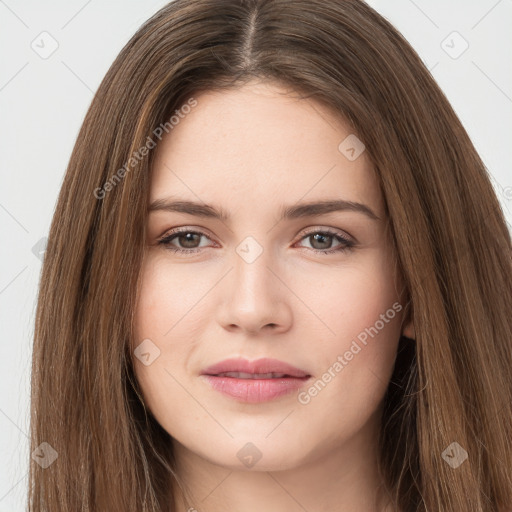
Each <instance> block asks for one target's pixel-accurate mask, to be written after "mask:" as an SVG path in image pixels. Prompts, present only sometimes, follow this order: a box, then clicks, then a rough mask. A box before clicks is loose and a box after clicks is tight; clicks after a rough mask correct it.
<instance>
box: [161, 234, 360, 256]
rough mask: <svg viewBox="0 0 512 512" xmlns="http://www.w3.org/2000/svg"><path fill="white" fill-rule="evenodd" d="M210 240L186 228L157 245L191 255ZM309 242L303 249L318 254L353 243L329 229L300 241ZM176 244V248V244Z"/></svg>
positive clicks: (351, 245)
mask: <svg viewBox="0 0 512 512" xmlns="http://www.w3.org/2000/svg"><path fill="white" fill-rule="evenodd" d="M202 238H206V239H208V240H209V239H210V238H209V237H208V236H207V235H206V234H205V233H202V232H201V231H194V230H191V229H188V228H178V229H175V230H173V231H171V232H170V233H168V234H166V235H165V236H164V237H163V238H161V239H160V240H158V245H162V246H164V247H165V248H166V249H168V250H170V251H173V252H175V253H182V254H193V253H197V252H200V251H201V250H202V248H204V247H208V245H206V246H205V245H201V239H202ZM303 240H305V241H309V243H310V248H309V249H308V248H307V247H303V248H304V249H308V250H310V251H313V252H315V253H318V254H332V253H336V252H343V251H347V250H349V249H351V248H352V247H353V246H354V245H355V243H354V242H353V241H352V240H350V239H349V238H347V237H345V236H344V235H342V234H341V233H339V232H337V231H331V230H330V229H323V230H315V231H310V232H309V233H306V234H305V235H303V236H302V238H301V239H300V240H299V242H300V241H303ZM175 242H177V243H178V246H177V245H176V243H175ZM333 242H334V243H335V242H338V247H335V248H334V249H333V248H332V245H333Z"/></svg>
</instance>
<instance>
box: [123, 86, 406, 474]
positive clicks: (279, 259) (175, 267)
mask: <svg viewBox="0 0 512 512" xmlns="http://www.w3.org/2000/svg"><path fill="white" fill-rule="evenodd" d="M195 100H196V101H197V105H196V106H195V107H193V108H191V111H190V112H189V113H188V114H187V115H186V116H183V118H181V119H180V121H179V123H178V124H177V125H175V126H174V127H173V129H172V131H170V133H169V134H168V135H167V136H166V137H165V138H163V139H162V141H161V143H160V144H159V146H158V147H157V150H156V151H157V153H156V155H155V162H154V168H153V174H152V184H151V194H150V195H151V197H150V204H151V207H150V214H149V220H148V225H147V251H146V255H145V260H144V264H143V268H142V285H141V290H140V296H139V300H138V303H137V308H136V332H135V339H134V340H133V346H132V349H133V350H134V353H135V355H136V356H137V357H135V358H134V364H135V372H136V377H137V379H138V381H139V384H140V386H141V389H142V393H143V397H144V401H145V403H146V406H147V407H149V409H150V410H151V412H152V413H153V415H154V416H155V418H156V419H157V421H158V422H159V423H160V424H161V425H162V427H163V428H164V429H165V430H166V431H167V432H168V433H169V434H170V435H171V436H172V438H173V446H174V448H175V449H176V450H177V451H178V452H179V453H182V454H190V455H191V456H194V457H200V458H202V459H204V460H207V461H209V462H211V463H214V464H216V465H221V466H224V467H229V468H237V469H244V467H246V468H250V467H251V465H252V464H253V462H252V461H257V462H256V465H255V469H260V470H265V471H267V470H276V469H289V468H293V467H298V466H300V465H302V464H306V463H307V462H312V461H314V460H315V459H317V458H321V457H323V456H325V455H326V454H329V453H333V452H334V451H336V452H340V453H341V452H342V451H344V450H349V449H350V447H351V446H355V444H356V441H355V440H356V439H358V437H361V436H362V435H363V433H365V435H366V436H368V435H370V436H374V435H375V433H376V431H377V429H378V425H379V418H378V413H379V410H380V406H381V404H382V399H383V396H384V393H385V390H386V388H387V385H388V382H389V379H390V376H391V373H392V369H393V365H394V360H395V356H396V350H397V345H398V340H399V336H400V333H401V332H403V329H402V326H401V322H402V315H403V306H404V304H403V303H402V302H401V286H400V283H399V277H398V276H397V275H396V274H395V260H394V257H393V253H392V244H391V239H390V238H389V234H387V231H386V221H387V220H386V217H385V208H384V202H383V198H382V195H381V192H380V189H379V186H378V181H377V177H376V175H375V173H374V170H373V168H372V165H371V163H370V161H369V158H368V157H367V154H366V153H365V150H364V146H362V143H361V142H360V141H359V139H357V138H355V136H354V135H353V134H352V132H351V130H350V127H349V126H348V125H346V124H345V123H344V122H343V121H342V120H341V119H338V118H337V117H335V116H334V115H333V114H332V113H330V112H329V111H328V110H327V109H326V108H325V107H323V106H322V105H320V104H318V103H315V102H311V101H310V100H299V99H297V96H296V95H294V94H293V93H292V92H291V91H289V90H286V89H284V88H282V87H281V86H277V85H270V84H263V83H255V82H253V83H251V84H249V85H246V86H244V87H242V88H239V89H236V90H231V91H222V92H203V93H201V94H199V95H197V96H196V97H195ZM347 137H348V138H347ZM335 202H337V203H335ZM173 203H174V205H173ZM190 203H197V205H196V206H194V205H192V204H190ZM320 203H324V205H323V206H321V205H318V204H320ZM315 204H317V206H312V205H315ZM308 205H309V207H308ZM221 214H223V215H224V216H221ZM228 359H230V360H233V359H234V360H235V361H234V362H233V361H231V362H228V363H223V362H225V361H226V360H228ZM269 359H271V360H273V361H268V360H269ZM219 363H223V364H221V365H220V366H219ZM347 453H348V452H347Z"/></svg>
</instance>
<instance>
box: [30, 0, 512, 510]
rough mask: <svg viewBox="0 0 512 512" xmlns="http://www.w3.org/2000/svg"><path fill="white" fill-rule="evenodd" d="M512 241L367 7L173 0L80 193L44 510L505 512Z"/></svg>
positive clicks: (51, 319) (436, 106)
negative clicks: (497, 511) (498, 511)
mask: <svg viewBox="0 0 512 512" xmlns="http://www.w3.org/2000/svg"><path fill="white" fill-rule="evenodd" d="M324 244H325V245H324ZM510 249H511V241H510V235H509V233H508V231H507V227H506V222H505V219H504V216H503V213H502V211H501V209H500V206H499V202H498V200H497V198H496V196H495V194H494V193H493V189H492V186H491V184H490V181H489V178H488V176H487V173H486V169H485V167H484V164H483V163H482V161H481V159H480V158H479V156H478V154H477V153H476V151H475V149H474V147H473V145H472V144H471V141H470V139H469V137H468V135H467V133H466V132H465V130H464V128H463V127H462V125H461V123H460V121H459V120H458V119H457V117H456V115H455V114H454V112H453V109H452V108H451V107H450V105H449V103H448V102H447V100H446V98H445V97H444V95H443V94H442V92H441V91H440V89H439V87H438V86H437V85H436V84H435V82H434V80H433V79H432V77H431V75H430V74H429V73H428V71H427V70H426V69H425V66H424V65H423V63H422V62H421V60H420V58H419V57H418V56H417V54H416V53H415V52H414V51H413V49H412V48H411V47H410V45H409V44H408V43H407V42H406V41H405V40H404V39H403V37H402V36H401V35H400V34H399V33H397V31H396V30H395V29H394V28H393V27H392V26H391V25H390V24H389V23H388V22H387V21H386V20H385V19H383V18H382V17H381V16H379V15H378V14H377V13H376V12H375V11H374V10H372V9H371V8H370V7H369V6H368V5H366V4H365V3H363V2H362V1H359V0H348V1H342V0H329V1H320V0H314V1H311V0H309V1H302V0H299V1H294V2H293V3H292V2H290V1H287V0H274V1H269V0H252V1H218V0H216V1H212V0H176V1H174V2H172V3H170V4H169V5H167V6H166V7H164V8H163V9H161V10H160V11H159V12H158V13H157V14H156V15H155V16H153V17H152V18H151V19H150V20H149V21H148V22H146V23H145V24H144V25H143V27H142V28H141V29H140V30H139V31H138V32H137V33H136V34H135V36H134V37H133V38H132V39H131V41H129V43H128V44H127V45H126V47H125V48H124V49H123V50H122V51H121V53H120V55H119V56H118V58H117V59H116V60H115V62H114V64H113V65H112V67H111V69H110V70H109V72H108V73H107V75H106V77H105V79H104V81H103V82H102V84H101V86H100V88H99V90H98V92H97V94H96V96H95V98H94V100H93V102H92V105H91V107H90V109H89V112H88V114H87V116H86V119H85V121H84V124H83V127H82V129H81V131H80V133H79V136H78V140H77V143H76V146H75V149H74V151H73V154H72V157H71V160H70V163H69V167H68V170H67V174H66V177H65V180H64V183H63V186H62V190H61V193H60V196H59V200H58V204H57V208H56V211H55V215H54V219H53V223H52V227H51V231H50V236H49V241H48V247H47V251H46V256H45V262H44V267H43V273H42V278H41V285H40V295H39V302H38V310H37V319H36V328H35V339H34V355H33V380H32V411H31V412H32V422H31V425H32V450H33V452H34V454H35V455H33V457H32V459H33V460H32V466H31V487H30V510H33V511H42V510H51V511H52V512H53V511H59V510H65V511H70V510H91V511H92V510H102V511H103V510H109V511H110V510H120V511H132V510H133V511H141V510H142V511H152V512H153V511H154V512H156V511H178V512H183V511H187V510H189V511H192V510H197V511H208V512H216V511H217V510H221V509H222V510H244V511H253V510H276V511H278V510H279V511H281V510H282V511H285V510H286V511H295V510H308V511H313V510H336V511H340V512H344V511H349V510H350V511H353V510H358V511H372V512H373V511H396V510H399V511H402V512H412V511H427V510H429V511H441V510H442V511H453V512H455V511H457V512H459V511H460V512H462V511H464V512H466V511H480V512H484V511H485V512H491V511H495V510H503V511H504V510H508V509H510V508H511V507H512V446H511V444H512V443H511V440H512V412H511V403H512V377H511V374H510V367H511V366H512V341H511V340H512V332H511V331H512V320H511V318H512V316H511V315H510V308H511V305H512V288H511V277H512V266H511V256H510V255H511V252H510ZM38 459H39V460H38Z"/></svg>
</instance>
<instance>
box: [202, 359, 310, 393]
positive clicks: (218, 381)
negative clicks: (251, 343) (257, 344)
mask: <svg viewBox="0 0 512 512" xmlns="http://www.w3.org/2000/svg"><path fill="white" fill-rule="evenodd" d="M227 372H236V373H250V374H267V373H277V374H284V375H283V376H282V377H274V378H237V377H234V376H223V375H219V374H223V373H227ZM201 375H202V376H203V377H204V378H205V380H206V381H207V382H208V383H209V384H210V385H211V386H212V387H213V389H215V390H216V391H219V392H220V393H223V394H225V395H227V396H230V397H232V398H235V399H237V400H238V401H241V402H249V403H259V402H267V401H270V400H273V399H275V398H277V397H280V396H283V395H285V394H288V393H290V392H292V391H294V390H297V389H299V388H301V387H302V386H303V385H304V383H305V382H306V381H307V380H309V378H310V377H311V375H309V374H308V373H306V372H305V371H303V370H300V369H299V368H296V367H294V366H292V365H290V364H288V363H284V362H283V361H279V360H277V359H268V358H264V359H258V360H256V361H248V360H247V359H243V358H236V359H226V360H224V361H221V362H220V363H217V364H214V365H213V366H209V367H208V368H206V369H204V370H203V371H202V372H201Z"/></svg>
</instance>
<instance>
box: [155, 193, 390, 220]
mask: <svg viewBox="0 0 512 512" xmlns="http://www.w3.org/2000/svg"><path fill="white" fill-rule="evenodd" d="M148 211H149V212H155V211H166V212H180V213H188V214H189V215H194V216H196V217H207V218H212V219H219V220H221V221H228V220H229V218H230V215H229V213H228V212H227V211H226V210H224V209H223V208H220V207H215V206H212V205H209V204H206V203H198V202H194V201H184V200H176V201H172V200H170V199H169V198H167V199H165V198H164V199H156V200H155V201H153V202H152V203H151V204H150V205H149V209H148ZM337 211H352V212H358V213H362V214H363V215H366V216H367V217H369V218H370V219H372V220H380V218H379V217H378V216H377V215H376V214H375V213H374V212H373V211H372V210H371V208H370V207H368V206H367V205H365V204H363V203H357V202H355V201H346V200H344V199H333V200H326V201H315V202H309V203H299V204H294V205H290V206H286V205H283V206H282V207H281V218H280V219H279V221H282V220H292V219H298V218H302V217H312V216H315V215H323V214H326V213H331V212H337Z"/></svg>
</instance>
